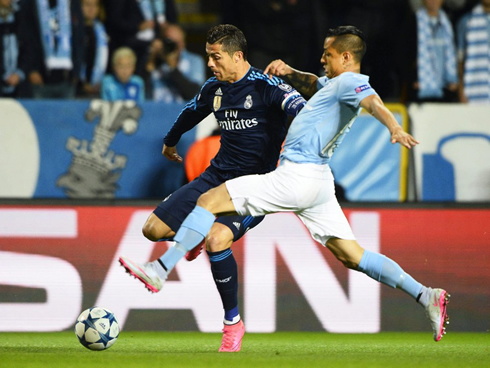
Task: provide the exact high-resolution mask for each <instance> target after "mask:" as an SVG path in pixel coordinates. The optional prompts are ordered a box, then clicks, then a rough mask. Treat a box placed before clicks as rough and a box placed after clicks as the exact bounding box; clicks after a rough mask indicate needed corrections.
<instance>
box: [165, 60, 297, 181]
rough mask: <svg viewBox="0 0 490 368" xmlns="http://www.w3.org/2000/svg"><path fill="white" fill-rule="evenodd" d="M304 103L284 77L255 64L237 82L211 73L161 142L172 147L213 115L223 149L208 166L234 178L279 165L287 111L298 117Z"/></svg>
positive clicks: (264, 170)
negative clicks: (258, 67) (260, 68)
mask: <svg viewBox="0 0 490 368" xmlns="http://www.w3.org/2000/svg"><path fill="white" fill-rule="evenodd" d="M305 104H306V101H305V99H304V98H303V97H302V96H301V95H300V94H299V93H298V92H297V91H296V90H295V89H294V88H292V87H291V86H290V85H288V84H286V83H285V82H284V81H283V80H282V79H280V78H277V77H272V78H269V76H267V75H264V74H263V72H262V71H261V70H259V69H256V68H253V67H251V68H250V69H249V70H248V72H247V74H246V75H245V76H244V77H243V78H242V79H240V80H239V81H237V82H235V83H228V82H220V81H218V80H217V79H216V78H215V77H213V78H210V79H208V80H207V81H206V83H205V84H204V85H203V86H202V88H201V91H200V93H199V95H197V96H196V97H195V98H194V99H193V100H192V101H190V102H189V103H188V104H187V105H186V106H185V107H184V109H183V110H182V112H181V113H180V115H179V117H178V118H177V120H176V122H175V123H174V125H173V127H172V128H171V129H170V131H169V132H168V134H167V136H166V137H165V139H164V143H165V144H166V145H167V146H169V147H173V146H175V145H176V144H177V142H178V141H179V139H180V137H181V136H182V134H184V133H185V132H187V131H188V130H190V129H192V128H193V127H194V126H196V125H197V124H198V123H199V122H200V121H201V120H202V119H204V118H205V117H206V116H208V115H209V114H210V113H213V114H214V116H215V117H216V120H217V121H218V124H219V126H220V128H221V147H220V149H219V152H218V153H217V154H216V156H215V158H214V159H213V160H212V161H211V166H214V167H215V168H217V169H218V170H220V171H225V172H228V173H229V174H231V176H233V177H234V176H239V175H246V174H262V173H266V172H269V171H272V170H274V169H275V167H276V166H277V161H278V158H279V152H280V150H281V145H282V143H283V141H284V137H285V136H286V124H287V115H290V116H296V115H297V114H298V112H299V111H300V110H301V109H302V108H303V106H304V105H305Z"/></svg>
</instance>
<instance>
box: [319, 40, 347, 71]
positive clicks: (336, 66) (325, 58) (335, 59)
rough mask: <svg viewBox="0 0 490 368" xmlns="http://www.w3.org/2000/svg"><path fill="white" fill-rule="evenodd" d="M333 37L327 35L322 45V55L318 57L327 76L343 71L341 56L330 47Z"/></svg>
mask: <svg viewBox="0 0 490 368" xmlns="http://www.w3.org/2000/svg"><path fill="white" fill-rule="evenodd" d="M334 40H335V37H327V38H326V39H325V43H324V45H323V55H322V58H321V59H320V61H321V63H322V64H323V69H324V70H325V75H326V76H327V77H328V78H334V77H336V76H338V75H339V74H341V73H342V72H343V69H344V68H343V56H342V54H339V53H338V52H337V50H335V49H334V48H333V47H332V43H333V41H334Z"/></svg>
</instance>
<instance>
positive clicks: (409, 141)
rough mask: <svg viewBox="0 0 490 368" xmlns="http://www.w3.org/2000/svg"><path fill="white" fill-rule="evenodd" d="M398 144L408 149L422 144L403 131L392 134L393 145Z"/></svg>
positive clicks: (399, 130)
mask: <svg viewBox="0 0 490 368" xmlns="http://www.w3.org/2000/svg"><path fill="white" fill-rule="evenodd" d="M397 142H398V143H400V144H401V145H402V146H404V147H406V148H408V149H410V148H412V147H415V146H416V145H417V144H419V143H420V142H419V141H418V140H416V139H415V138H414V137H412V136H411V135H410V134H408V133H407V132H405V131H404V130H403V129H397V130H395V131H394V132H393V133H392V134H391V143H393V144H395V143H397Z"/></svg>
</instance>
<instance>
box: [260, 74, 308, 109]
mask: <svg viewBox="0 0 490 368" xmlns="http://www.w3.org/2000/svg"><path fill="white" fill-rule="evenodd" d="M276 79H277V83H270V84H268V86H267V88H266V89H265V96H264V97H265V100H266V101H267V102H268V103H269V104H270V105H277V106H281V109H282V110H283V111H284V112H285V113H286V114H287V115H289V116H296V115H298V113H299V112H300V111H301V109H302V108H303V107H304V106H305V105H306V100H305V99H304V98H303V96H301V94H300V93H299V92H298V91H296V90H295V89H294V88H293V87H291V86H290V85H289V84H287V83H285V82H284V81H283V80H281V79H279V78H276ZM273 80H274V78H273Z"/></svg>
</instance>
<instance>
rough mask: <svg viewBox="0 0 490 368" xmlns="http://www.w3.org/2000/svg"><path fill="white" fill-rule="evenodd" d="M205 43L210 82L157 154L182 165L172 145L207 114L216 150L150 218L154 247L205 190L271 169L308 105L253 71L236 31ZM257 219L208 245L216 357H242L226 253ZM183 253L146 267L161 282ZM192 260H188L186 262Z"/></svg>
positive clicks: (232, 267) (223, 221) (227, 226)
mask: <svg viewBox="0 0 490 368" xmlns="http://www.w3.org/2000/svg"><path fill="white" fill-rule="evenodd" d="M206 41H207V42H206V53H207V55H208V67H209V68H210V69H211V71H212V72H213V74H214V77H212V78H210V79H209V80H207V81H206V83H205V84H204V85H203V86H202V88H201V91H200V93H199V94H198V95H197V96H196V97H195V98H194V99H193V100H191V101H190V102H189V103H188V104H187V105H186V106H185V107H184V109H183V110H182V112H181V113H180V115H179V116H178V118H177V120H176V122H175V123H174V125H173V126H172V128H171V129H170V131H169V132H168V134H167V135H166V137H165V138H164V146H163V152H162V153H163V154H164V155H165V156H166V157H167V158H168V159H169V160H172V161H177V162H181V161H182V158H181V157H180V156H179V154H178V153H177V150H176V148H175V146H176V144H177V142H178V141H179V139H180V137H181V136H182V135H183V134H184V133H185V132H187V131H189V130H190V129H192V128H193V127H194V126H196V125H197V124H198V123H199V122H200V121H201V120H203V119H204V118H205V117H206V116H208V115H209V114H210V113H213V114H214V116H215V117H216V120H217V121H218V124H219V126H220V128H221V147H220V149H219V151H218V153H217V154H216V156H215V157H214V159H213V160H212V161H211V164H210V166H209V167H208V168H207V169H206V171H205V172H204V173H203V174H201V175H200V176H199V177H198V178H196V179H195V180H194V181H192V182H190V183H189V184H186V185H184V186H183V187H182V188H180V189H178V190H177V191H175V192H174V193H173V194H171V195H170V196H169V197H167V198H165V199H164V200H163V201H162V202H161V203H160V204H159V205H158V207H157V208H156V209H155V210H154V211H153V213H152V214H151V215H150V216H149V218H148V220H147V221H146V223H145V225H144V227H143V234H144V235H145V236H146V237H147V238H148V239H150V240H152V241H158V240H162V239H172V238H173V236H174V235H175V233H176V232H177V230H179V228H180V226H181V224H182V222H183V221H184V219H185V218H186V216H187V215H188V214H189V213H190V212H191V211H192V209H193V208H194V207H195V205H196V201H197V199H198V197H199V196H200V195H201V194H202V193H205V192H206V191H208V190H209V189H210V188H214V187H217V186H219V185H220V184H222V183H224V182H225V181H226V180H228V179H232V178H236V177H238V176H242V175H249V174H264V173H267V172H270V171H272V170H274V169H275V167H276V166H277V162H278V159H279V152H280V150H281V145H282V143H283V141H284V137H285V136H286V125H287V121H288V118H287V116H288V115H290V116H296V115H297V114H298V112H299V111H300V110H301V109H302V108H303V106H304V105H305V104H306V101H305V99H304V98H303V97H302V96H301V95H300V94H299V93H298V92H297V91H296V90H295V89H294V88H292V87H291V86H290V85H288V84H286V83H285V82H284V81H282V80H281V79H279V78H277V77H274V78H269V77H268V76H267V75H265V74H264V73H263V72H262V71H261V70H258V69H256V68H254V67H252V66H250V64H249V63H248V61H247V41H246V39H245V36H244V35H243V33H242V32H241V31H240V30H239V29H238V28H236V27H235V26H232V25H218V26H215V27H213V28H211V29H210V30H209V32H208V34H207V40H206ZM262 220H263V216H261V217H252V216H223V217H218V219H217V220H216V222H215V224H214V225H213V227H212V229H211V231H210V232H209V234H208V236H207V237H206V239H205V241H206V249H207V251H208V255H209V260H210V262H211V271H212V274H213V278H214V280H215V283H216V286H217V288H218V291H219V293H220V296H221V300H222V302H223V308H224V312H225V316H224V321H223V322H224V328H223V340H222V343H221V347H220V349H219V351H226V352H233V351H239V350H240V348H241V341H242V337H243V334H244V332H245V327H244V325H243V322H242V321H241V319H240V315H239V311H238V279H237V264H236V261H235V259H234V257H233V253H232V251H231V249H230V247H231V245H232V243H233V242H234V241H236V240H238V239H239V238H241V237H242V236H243V234H244V233H245V232H246V231H247V230H249V229H250V228H252V227H254V226H256V225H257V224H258V223H260V222H261V221H262ZM200 246H201V245H198V247H199V248H200ZM198 251H199V249H198ZM191 252H193V251H191ZM186 253H187V250H185V249H183V248H181V247H171V248H170V249H169V250H168V251H167V252H166V253H165V255H164V256H162V257H161V258H160V259H159V260H158V263H159V265H158V267H154V265H155V264H154V263H151V262H150V263H146V264H147V265H148V267H150V268H152V267H153V268H152V270H154V271H155V272H159V273H160V274H161V277H163V278H166V272H165V270H164V269H172V268H173V267H174V266H175V264H174V263H173V259H174V258H175V257H172V256H171V255H172V254H173V255H175V254H181V255H182V256H183V255H184V254H186ZM195 256H196V255H195V254H194V255H193V256H192V255H191V256H190V257H189V255H188V259H189V258H192V257H195ZM119 261H120V262H121V264H122V266H124V267H125V268H126V270H127V271H128V272H130V273H131V274H133V275H134V276H135V277H136V278H138V279H139V280H140V281H142V282H143V283H145V286H146V287H147V288H148V289H149V290H150V291H152V292H158V291H159V290H160V287H158V285H157V286H155V285H151V284H149V283H146V281H145V280H146V279H147V278H148V275H147V273H146V272H145V270H143V269H142V268H139V267H138V269H139V270H140V271H141V272H134V271H133V269H134V267H131V265H134V264H135V262H132V261H131V260H130V259H128V258H126V257H120V259H119ZM160 265H161V266H163V268H162V267H161V266H160ZM149 272H151V271H149ZM223 280H226V282H223Z"/></svg>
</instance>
